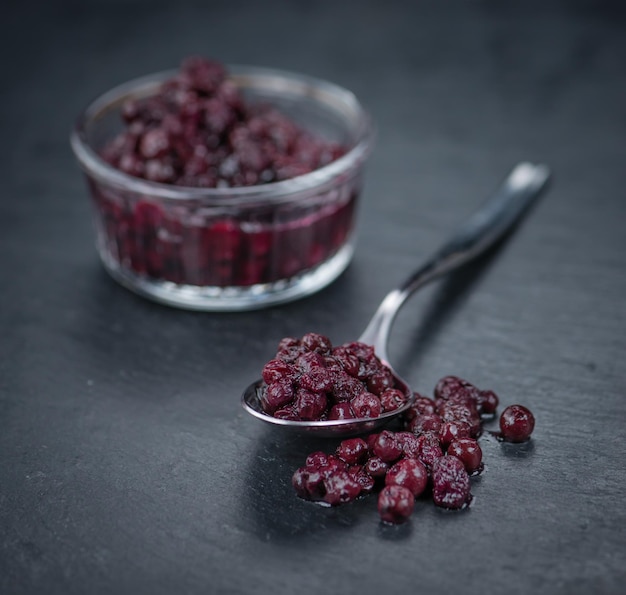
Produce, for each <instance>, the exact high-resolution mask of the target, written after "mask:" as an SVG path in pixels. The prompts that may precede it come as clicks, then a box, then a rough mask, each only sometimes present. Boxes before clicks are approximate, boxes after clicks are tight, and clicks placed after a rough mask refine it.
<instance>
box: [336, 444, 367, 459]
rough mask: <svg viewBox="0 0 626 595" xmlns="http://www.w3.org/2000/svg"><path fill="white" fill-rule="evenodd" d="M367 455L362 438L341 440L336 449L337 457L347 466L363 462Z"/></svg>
mask: <svg viewBox="0 0 626 595" xmlns="http://www.w3.org/2000/svg"><path fill="white" fill-rule="evenodd" d="M367 454H368V448H367V444H366V442H365V440H363V439H362V438H349V439H347V440H343V441H342V442H341V444H339V446H338V447H337V456H338V457H339V458H340V459H341V460H343V461H345V462H346V463H347V464H348V465H356V464H357V463H361V462H363V460H364V459H365V458H366V457H367Z"/></svg>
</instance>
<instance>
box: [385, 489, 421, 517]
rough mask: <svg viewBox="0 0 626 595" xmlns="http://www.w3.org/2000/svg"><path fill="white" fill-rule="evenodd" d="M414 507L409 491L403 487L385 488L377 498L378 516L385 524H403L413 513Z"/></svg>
mask: <svg viewBox="0 0 626 595" xmlns="http://www.w3.org/2000/svg"><path fill="white" fill-rule="evenodd" d="M414 506H415V498H414V496H413V494H412V493H411V490H409V489H408V488H405V487H403V486H399V485H390V486H385V487H384V488H383V489H382V491H381V492H380V494H379V496H378V514H379V515H380V518H381V520H382V521H383V522H385V523H392V524H394V525H397V524H400V523H404V522H405V521H406V520H407V519H408V518H409V517H410V516H411V514H412V513H413V508H414Z"/></svg>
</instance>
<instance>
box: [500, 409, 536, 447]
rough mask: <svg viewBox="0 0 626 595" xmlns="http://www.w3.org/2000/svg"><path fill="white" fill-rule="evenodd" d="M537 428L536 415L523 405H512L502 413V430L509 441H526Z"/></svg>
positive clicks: (503, 436)
mask: <svg viewBox="0 0 626 595" xmlns="http://www.w3.org/2000/svg"><path fill="white" fill-rule="evenodd" d="M534 429H535V417H534V415H533V414H532V413H531V411H530V410H529V409H527V408H526V407H524V406H523V405H510V406H509V407H507V408H506V409H505V410H504V411H503V412H502V414H501V415H500V432H501V435H502V438H503V439H504V440H506V441H507V442H525V441H526V440H528V439H529V438H530V435H531V434H532V432H533V430H534Z"/></svg>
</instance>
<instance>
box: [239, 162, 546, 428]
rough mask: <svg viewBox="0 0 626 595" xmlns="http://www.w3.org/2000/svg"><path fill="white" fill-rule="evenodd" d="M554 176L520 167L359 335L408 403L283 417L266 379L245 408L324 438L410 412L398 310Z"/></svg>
mask: <svg viewBox="0 0 626 595" xmlns="http://www.w3.org/2000/svg"><path fill="white" fill-rule="evenodd" d="M549 175H550V172H549V169H548V168H547V166H545V165H533V164H531V163H520V164H518V165H516V166H515V167H514V168H513V170H512V171H511V173H510V174H509V175H508V176H507V178H506V179H505V180H504V182H503V183H502V185H501V186H500V187H499V188H498V189H497V190H496V192H495V194H494V195H493V196H492V197H491V198H490V199H489V200H488V201H487V202H486V203H485V204H484V205H483V206H482V207H481V208H480V209H479V210H478V211H476V212H475V213H474V214H473V215H472V216H471V217H470V218H469V219H468V220H467V221H466V222H465V224H464V225H463V226H461V228H460V229H458V230H457V232H456V234H454V235H453V236H452V238H451V239H450V240H449V241H448V242H447V243H446V244H444V245H443V246H442V247H441V248H440V250H439V251H438V252H436V253H435V254H434V255H433V256H432V257H431V258H430V259H428V260H427V261H426V262H425V263H424V264H423V265H422V266H421V267H420V268H419V269H418V270H417V271H416V272H414V273H413V274H412V275H411V276H410V277H409V278H408V279H406V281H405V282H404V283H402V284H401V285H400V286H399V287H397V288H396V289H393V290H392V291H390V292H389V293H388V294H387V295H386V297H385V298H384V299H383V301H382V303H381V304H380V306H379V307H378V310H376V313H375V314H374V316H373V317H372V319H371V320H370V322H369V324H368V325H367V328H366V329H365V330H364V331H363V334H362V335H361V336H360V337H359V339H358V340H359V341H361V342H362V343H366V344H368V345H372V346H373V347H374V351H375V353H376V355H377V356H378V357H379V358H380V359H381V360H382V361H383V363H385V364H386V365H387V366H388V367H389V368H390V370H391V371H392V373H393V375H394V378H395V381H396V384H397V386H398V388H401V389H402V390H404V392H405V393H406V395H407V397H408V400H407V403H406V404H405V405H403V406H402V407H400V408H399V409H396V410H395V411H390V412H388V413H384V414H382V415H381V416H380V417H377V418H368V419H343V420H328V421H291V420H285V419H277V418H275V417H272V416H271V415H268V414H267V413H265V412H264V411H263V408H262V406H261V400H260V395H261V392H262V390H263V386H264V383H263V380H261V379H260V380H257V381H256V382H253V383H252V384H250V386H248V387H247V388H246V390H245V391H244V393H243V396H242V405H243V408H244V409H245V410H246V411H247V412H248V413H250V414H251V415H253V416H254V417H257V418H258V419H261V420H263V421H265V422H267V423H270V424H273V425H275V426H280V427H282V428H284V429H285V430H292V431H297V432H301V433H306V434H311V435H316V436H320V437H330V436H340V437H345V436H349V435H355V434H361V433H365V432H371V431H373V430H375V429H377V428H379V427H381V426H383V425H384V424H386V423H388V422H389V421H391V420H392V419H393V418H395V417H397V416H398V415H400V414H402V413H403V412H404V411H406V410H407V409H408V408H409V407H410V405H411V403H412V401H413V392H412V391H411V388H410V387H409V385H408V384H407V383H406V382H405V381H404V380H403V379H402V378H401V377H400V376H399V375H398V374H397V373H396V372H395V371H394V370H393V368H392V366H391V365H390V364H389V358H388V357H387V342H388V338H389V332H390V330H391V325H392V323H393V320H394V318H395V316H396V314H397V313H398V310H400V307H401V306H402V305H403V304H404V302H405V301H406V300H407V298H409V296H411V295H412V294H413V293H414V292H415V291H416V290H417V289H419V288H420V287H422V286H423V285H426V283H429V282H430V281H432V280H433V279H436V278H437V277H440V276H441V275H444V274H445V273H449V272H450V271H452V270H455V269H457V268H459V267H460V266H462V265H463V264H465V263H467V262H468V261H470V260H472V259H474V258H476V257H477V256H478V255H480V254H482V253H483V252H485V251H486V250H487V248H489V247H490V246H492V245H493V244H494V243H495V242H496V241H497V240H498V239H500V238H501V237H502V236H503V235H504V234H505V233H506V232H507V231H508V230H509V229H510V228H511V227H512V226H513V224H514V223H516V222H517V221H518V220H519V219H520V218H521V216H522V214H523V213H524V212H525V210H526V209H527V207H528V206H529V205H530V204H531V203H532V201H533V200H534V199H535V198H536V197H537V195H538V194H539V193H540V191H541V190H542V189H543V188H544V186H545V184H546V182H547V181H548V178H549Z"/></svg>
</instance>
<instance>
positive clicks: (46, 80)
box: [0, 0, 626, 595]
mask: <svg viewBox="0 0 626 595" xmlns="http://www.w3.org/2000/svg"><path fill="white" fill-rule="evenodd" d="M3 13H4V14H3V25H4V27H3V34H2V41H1V43H2V44H3V50H2V53H1V56H2V61H3V68H2V79H3V84H2V90H1V91H0V93H1V95H0V97H1V101H2V110H1V114H0V118H1V121H2V132H3V139H4V142H3V143H2V146H1V149H0V151H1V154H0V157H1V158H0V168H1V172H2V174H1V175H2V179H3V181H4V186H3V191H2V201H1V203H0V272H1V273H2V274H1V277H0V279H1V281H0V592H2V593H3V594H4V593H7V594H9V593H11V594H12V593H62V594H64V595H69V594H73V593H87V592H89V593H95V594H97V593H144V592H145V593H154V594H160V593H245V592H255V593H276V594H283V593H284V594H291V593H298V592H302V593H313V592H316V593H339V592H344V593H350V592H354V593H356V592H361V593H374V592H378V591H382V590H383V589H385V592H386V590H387V589H388V588H389V589H391V590H392V591H396V592H400V591H401V590H404V591H405V592H412V593H429V594H437V593H453V592H467V593H483V592H493V593H503V592H507V593H511V594H517V593H520V594H521V593H531V592H532V593H540V594H543V593H590V592H594V593H618V592H622V591H621V587H622V584H623V582H624V580H625V579H626V570H625V569H626V560H625V549H626V548H625V541H626V533H625V530H626V529H625V528H626V513H625V507H624V490H625V489H626V472H625V469H624V460H625V458H626V447H625V441H624V438H625V427H626V425H625V423H624V422H625V414H626V399H625V397H626V394H625V388H626V380H625V375H626V366H625V365H624V353H625V348H626V322H625V318H626V307H625V297H624V296H625V295H626V274H625V262H626V261H625V250H626V239H625V238H626V233H625V232H624V224H625V222H626V206H625V205H626V202H625V196H624V188H625V187H626V167H625V157H626V151H625V149H626V141H625V139H626V71H625V65H626V30H625V24H626V17H625V12H624V9H623V5H622V3H620V2H618V1H615V2H609V1H596V2H593V1H592V0H589V1H582V0H578V1H572V2H566V1H562V2H556V1H552V2H550V1H541V2H539V1H527V2H515V3H514V2H509V1H495V0H494V1H477V0H476V1H472V2H468V1H464V2H461V1H458V2H441V3H437V2H419V3H417V2H414V3H411V2H395V1H389V2H384V3H383V2H376V1H374V0H366V1H360V2H357V1H356V0H355V1H353V2H348V1H346V2H330V1H329V2H325V1H324V2H315V3H312V2H311V3H309V2H287V1H284V2H278V1H275V2H274V1H272V2H251V1H250V2H242V1H237V0H230V1H228V2H227V1H224V2H221V1H220V2H200V1H197V2H190V1H187V0H178V1H177V2H163V1H157V0H153V1H147V0H146V1H139V0H135V1H115V0H111V1H108V0H107V1H105V0H101V1H91V2H78V1H75V2H70V1H56V2H40V3H39V5H38V6H37V5H35V3H34V2H22V3H18V2H10V3H9V6H8V7H5V8H4V9H3ZM189 53H204V54H207V55H210V56H213V57H216V58H218V59H220V60H223V61H225V62H230V63H249V64H259V65H269V66H274V67H280V68H284V69H290V70H299V71H303V72H306V73H308V74H311V75H316V76H320V77H324V78H328V79H331V80H333V81H335V82H337V83H340V84H342V85H345V86H347V87H349V88H351V89H353V90H354V91H355V92H356V93H357V94H358V95H359V96H360V97H361V98H362V100H363V101H364V103H365V104H366V105H367V106H368V108H369V109H370V111H371V112H372V114H373V116H374V118H375V120H376V122H377V124H378V129H379V137H378V143H377V148H376V151H375V153H374V154H373V156H372V159H371V163H370V168H369V174H368V179H367V188H366V192H365V195H364V197H363V202H362V208H361V211H360V217H359V222H358V229H359V235H360V240H359V247H358V251H357V253H356V257H355V259H354V261H353V264H352V265H351V266H350V268H349V269H348V271H347V272H346V273H345V274H344V275H343V276H342V277H341V278H340V279H339V280H338V281H337V282H336V283H335V284H333V285H332V286H331V287H329V288H327V289H326V290H324V291H322V292H320V293H318V294H317V295H315V296H312V297H310V298H308V299H305V300H302V301H300V302H297V303H293V304H290V305H285V306H281V307H276V308H274V309H270V310H267V311H265V312H251V313H243V314H202V313H189V312H184V311H177V310H175V309H170V308H166V307H163V306H159V305H156V304H153V303H150V302H147V301H145V300H143V299H140V298H138V297H135V296H134V295H133V294H131V293H130V292H128V291H127V290H125V289H123V288H121V287H119V286H118V285H116V284H115V283H114V282H113V281H112V280H110V279H109V278H108V277H107V275H106V274H105V273H104V272H103V270H102V269H101V267H100V265H99V263H98V261H97V257H96V254H95V250H94V248H93V245H92V232H91V227H90V213H89V207H88V201H87V198H86V191H85V188H84V186H83V181H82V179H81V177H80V174H79V171H78V168H77V167H76V165H75V163H74V160H73V158H72V155H71V153H70V150H69V145H68V133H69V129H70V126H71V123H72V120H73V118H74V116H75V115H76V114H77V113H78V111H79V109H80V108H81V107H82V106H83V105H84V104H85V103H86V102H87V101H88V100H90V99H91V98H92V97H93V96H95V95H96V94H98V93H100V92H102V91H103V90H105V89H107V88H108V87H110V86H113V85H114V84H117V83H119V82H122V81H124V80H126V79H129V78H132V77H134V76H138V75H140V74H143V73H147V72H152V71H155V70H161V69H163V68H168V67H173V66H175V65H176V64H177V63H178V61H179V60H180V58H182V57H183V56H185V55H187V54H189ZM520 159H531V160H541V161H545V162H546V163H548V164H550V166H551V167H552V168H553V169H554V172H555V175H554V180H553V184H552V188H551V190H550V192H549V193H548V194H547V195H546V196H545V197H544V198H543V199H542V201H541V202H540V203H539V204H538V205H537V207H536V208H535V209H534V210H533V212H532V214H531V216H530V217H529V218H528V219H527V220H526V221H525V222H524V224H523V225H522V226H521V227H520V229H519V230H518V231H517V233H516V234H515V235H514V237H512V238H510V239H509V241H507V242H506V243H505V244H504V245H503V246H502V247H501V249H500V250H499V251H498V252H497V253H495V254H493V255H491V256H490V257H489V258H486V259H483V261H482V262H480V263H478V265H477V266H474V267H472V268H469V269H467V270H465V271H463V272H462V273H460V274H457V275H455V276H453V277H451V278H450V279H448V280H446V281H442V282H440V283H438V284H437V285H434V286H432V287H431V288H429V289H427V290H424V292H423V293H421V294H420V295H419V296H416V297H415V298H414V300H413V301H412V302H410V304H408V305H407V307H406V308H405V310H404V311H403V312H402V313H401V315H400V317H399V319H398V321H397V324H396V326H395V330H394V334H393V339H392V346H391V350H390V351H391V356H392V359H393V361H394V363H396V364H397V367H398V368H399V370H400V371H401V372H402V373H403V374H404V375H405V376H406V377H407V378H408V379H409V380H410V381H411V382H412V383H413V384H414V386H415V388H416V389H418V390H421V391H425V392H428V391H430V390H432V387H433V386H434V384H435V382H436V380H437V379H438V378H439V377H440V376H442V375H444V374H448V373H453V374H459V375H462V376H465V377H467V378H468V379H470V380H472V381H474V382H475V383H477V384H478V385H480V386H483V387H485V388H486V387H491V388H493V389H495V390H496V391H497V392H498V393H499V394H500V396H501V399H502V401H503V402H504V403H505V404H510V403H514V402H520V403H524V404H526V405H527V406H529V407H530V408H532V410H533V411H534V412H535V414H536V417H537V428H536V432H535V434H534V438H533V440H532V442H530V443H529V444H526V445H522V446H515V447H514V446H511V445H503V444H500V443H498V442H495V441H493V440H488V439H485V440H483V448H484V454H485V460H486V471H485V473H484V474H483V476H482V477H480V478H479V479H477V480H476V481H475V482H474V487H473V492H474V495H475V501H474V503H473V504H472V506H471V508H470V509H469V510H468V511H466V512H462V513H459V514H442V513H441V512H439V511H437V510H435V508H434V507H433V506H432V505H431V504H429V503H427V502H419V503H418V506H417V507H416V512H415V514H414V516H413V517H412V520H411V522H410V523H408V524H407V525H404V526H402V527H388V526H383V525H381V524H380V523H379V520H378V515H377V513H376V503H375V499H373V498H369V499H364V500H361V501H359V502H357V503H355V504H352V505H348V506H345V507H342V508H339V509H324V508H320V507H317V506H315V505H312V504H309V503H306V502H303V501H300V500H298V499H297V498H296V497H295V496H294V494H293V493H292V490H291V486H290V477H291V473H292V471H293V470H294V469H295V468H296V467H297V466H299V465H300V464H301V463H302V461H303V460H304V457H305V456H306V454H307V453H308V452H309V451H311V450H313V449H316V448H319V447H323V448H332V447H334V443H332V442H322V443H317V442H311V441H308V442H307V441H302V440H298V439H295V438H288V437H284V436H281V435H279V434H277V433H274V432H273V431H271V430H270V429H268V428H266V427H265V426H263V425H262V424H260V423H259V422H257V421H256V420H255V419H252V418H251V417H248V416H247V415H246V414H245V413H244V412H243V411H242V410H241V408H240V406H239V395H240V392H241V390H242V388H243V386H244V385H245V384H246V383H247V382H248V381H249V380H251V379H253V378H255V377H256V376H257V375H258V372H259V370H260V367H261V366H262V364H263V363H264V361H265V360H267V359H268V358H269V357H270V356H271V354H272V351H273V348H274V346H275V344H276V342H277V340H278V339H279V338H280V337H283V336H285V335H298V334H302V333H304V332H306V331H309V330H316V331H319V332H323V333H327V334H329V335H330V336H331V338H332V339H333V340H334V341H335V342H342V341H346V340H349V339H352V338H355V337H356V336H357V335H358V334H359V332H360V331H361V329H362V327H363V326H364V324H365V322H366V320H367V319H368V318H369V316H370V314H371V313H372V312H373V310H374V309H375V306H376V304H377V303H378V302H379V300H380V299H381V298H382V296H383V295H384V294H385V292H386V291H387V290H388V289H389V288H391V287H392V286H393V285H394V284H395V283H397V282H398V281H400V280H401V278H402V277H403V276H404V275H406V274H407V273H408V272H409V271H410V270H412V269H413V268H414V266H415V265H416V264H417V263H418V261H419V260H420V258H422V257H424V256H425V255H427V254H428V253H429V252H430V251H431V250H433V249H434V248H436V247H437V245H438V243H439V241H440V240H442V239H443V238H444V237H445V236H446V235H447V234H448V233H449V232H450V231H451V230H452V229H453V228H454V226H455V224H456V223H457V222H459V221H460V220H461V219H462V218H463V217H465V216H466V215H467V214H469V213H470V212H471V211H472V209H473V208H474V206H476V205H477V204H479V203H480V202H481V201H482V199H483V197H484V196H485V195H486V194H487V193H489V192H490V190H491V189H492V188H493V187H494V186H495V184H496V183H497V181H498V180H499V179H500V178H502V177H503V176H504V174H505V173H506V171H507V170H508V169H509V168H510V167H511V166H512V165H513V164H514V163H515V162H516V161H518V160H520Z"/></svg>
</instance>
